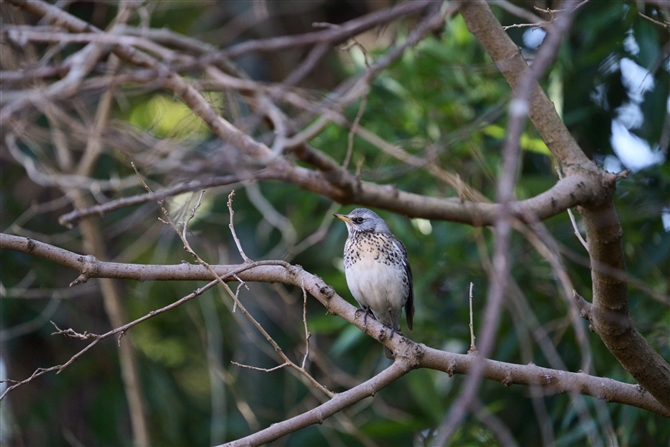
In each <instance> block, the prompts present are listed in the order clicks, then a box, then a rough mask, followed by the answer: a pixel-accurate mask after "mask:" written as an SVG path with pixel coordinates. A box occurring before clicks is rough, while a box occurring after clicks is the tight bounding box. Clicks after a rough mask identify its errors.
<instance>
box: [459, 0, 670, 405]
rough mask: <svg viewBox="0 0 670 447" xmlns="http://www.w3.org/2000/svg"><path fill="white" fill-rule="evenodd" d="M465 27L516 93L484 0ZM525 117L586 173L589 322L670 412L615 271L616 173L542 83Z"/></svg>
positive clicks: (664, 365) (516, 56)
mask: <svg viewBox="0 0 670 447" xmlns="http://www.w3.org/2000/svg"><path fill="white" fill-rule="evenodd" d="M461 13H462V15H463V18H464V19H465V22H466V25H467V26H468V29H469V30H470V31H471V32H472V33H473V34H474V35H475V36H477V38H478V39H479V41H480V42H481V43H482V45H483V46H484V48H485V49H486V51H487V52H488V53H489V54H490V55H491V57H492V58H493V60H494V62H495V63H496V65H497V66H498V69H499V70H500V71H501V72H502V74H503V75H504V76H505V79H506V80H507V82H508V83H509V84H510V86H511V87H512V89H513V90H514V91H515V93H516V92H517V89H519V88H520V81H521V79H522V78H523V76H524V74H525V73H527V72H528V71H529V67H528V65H527V64H526V62H525V60H524V59H523V58H522V57H521V54H520V53H519V49H518V48H517V46H516V45H515V44H514V42H512V40H511V39H510V38H509V37H508V36H507V34H506V33H505V32H504V31H503V29H502V27H501V26H500V23H499V22H498V20H497V19H496V18H495V16H494V15H493V13H492V12H491V9H490V8H489V6H488V5H487V4H486V2H484V1H481V0H477V1H471V2H467V3H466V4H465V5H464V6H463V8H462V9H461ZM529 117H530V119H531V121H532V122H533V124H534V125H535V128H536V129H537V131H538V133H539V134H540V135H541V136H542V139H543V140H544V141H545V143H546V144H547V147H548V148H549V150H550V151H551V152H552V153H553V154H554V155H555V156H556V158H557V159H558V161H559V162H560V163H561V165H562V166H563V168H564V169H565V171H566V172H568V173H569V174H574V173H576V172H583V173H585V174H586V173H588V177H589V179H588V180H587V181H586V185H588V188H589V189H591V188H592V189H593V192H594V195H593V196H592V200H588V201H584V202H581V205H582V207H581V209H580V211H581V213H582V216H583V217H584V223H585V225H586V229H587V236H588V243H589V255H590V258H591V262H592V268H591V276H592V280H593V305H592V307H591V312H590V320H591V323H592V326H593V328H594V330H595V331H596V332H597V333H598V335H599V336H600V338H601V339H602V340H603V343H604V344H605V346H607V348H608V349H609V350H610V352H611V353H612V354H614V356H615V357H616V358H617V360H618V361H619V363H621V365H622V366H623V367H624V368H626V370H627V371H628V372H629V373H630V374H631V375H632V376H633V377H634V378H635V380H637V381H638V382H639V383H640V385H642V386H643V387H644V388H645V389H647V390H649V392H650V393H651V394H653V395H654V397H655V398H656V399H658V401H659V402H661V403H662V404H663V405H664V406H665V407H666V409H668V410H670V365H668V362H667V361H666V360H665V359H663V357H661V356H660V355H659V354H658V353H657V352H656V351H655V350H654V349H653V348H652V347H651V346H650V345H649V343H647V341H646V340H645V339H644V337H643V336H642V335H641V334H640V333H639V332H638V330H637V329H636V328H635V327H634V326H633V323H632V321H631V320H630V316H629V314H628V293H627V282H626V280H625V278H622V275H614V274H612V273H611V272H612V270H614V271H620V272H623V271H625V265H624V254H623V246H622V230H621V225H620V223H619V218H618V216H617V213H616V209H615V207H614V202H613V197H614V191H615V188H616V180H617V179H618V178H619V176H618V175H615V174H609V173H607V172H605V171H603V170H602V169H600V168H598V167H596V166H595V164H594V163H593V162H592V161H591V160H589V159H588V158H587V157H586V155H585V154H584V153H583V151H582V150H581V149H580V148H579V146H578V145H577V143H576V141H575V140H574V138H573V137H572V135H571V134H570V132H569V131H568V129H567V128H566V127H565V124H564V123H563V121H562V120H561V118H560V117H559V116H558V114H557V113H556V110H555V108H554V106H553V104H552V103H551V101H550V100H549V98H548V97H547V96H546V94H545V93H544V91H543V90H542V88H541V87H540V85H539V84H538V83H537V82H535V83H534V85H533V86H532V94H531V101H530V111H529Z"/></svg>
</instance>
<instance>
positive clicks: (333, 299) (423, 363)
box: [0, 233, 670, 436]
mask: <svg viewBox="0 0 670 447" xmlns="http://www.w3.org/2000/svg"><path fill="white" fill-rule="evenodd" d="M0 249H8V250H14V251H19V252H22V253H28V254H32V255H34V256H38V257H41V258H45V259H48V260H50V261H53V262H56V263H58V264H60V265H63V266H66V267H69V268H72V269H75V270H77V271H79V272H80V273H81V275H80V279H78V280H77V281H75V282H76V283H77V282H84V281H85V280H87V279H88V278H96V277H105V278H117V279H134V280H141V281H146V280H165V281H167V280H211V273H210V272H209V271H208V270H207V269H206V268H205V267H203V266H200V265H193V264H179V265H142V264H121V263H116V262H102V261H99V260H97V259H96V258H95V257H93V256H86V255H81V254H78V253H74V252H71V251H69V250H65V249H62V248H59V247H55V246H53V245H50V244H46V243H43V242H38V241H35V240H33V239H30V238H26V237H22V236H13V235H8V234H4V233H0ZM211 267H212V269H213V270H214V271H215V272H216V274H218V275H219V276H221V277H223V278H226V277H234V276H233V275H235V276H237V278H239V279H240V280H242V281H248V282H268V283H272V282H280V283H283V284H289V285H293V286H296V287H303V286H304V288H305V290H306V291H308V292H309V293H310V294H311V295H312V296H313V297H315V298H316V299H317V300H318V301H319V302H320V303H321V304H322V305H323V306H324V307H325V308H326V309H327V310H328V312H329V313H330V314H334V315H338V316H340V317H342V318H343V319H345V320H346V321H348V322H349V323H351V324H353V325H354V326H356V327H358V328H359V329H360V330H362V331H364V332H365V333H366V334H368V335H370V336H371V337H373V338H375V339H376V340H378V341H379V342H380V343H382V344H384V346H387V347H389V348H391V349H392V350H393V351H394V352H395V353H396V358H397V359H401V363H398V361H396V364H398V365H401V366H402V370H403V371H405V372H406V371H409V370H410V369H413V368H418V367H425V368H432V369H437V370H439V371H444V372H446V373H447V374H449V375H452V374H468V373H469V372H470V371H471V370H472V366H473V364H474V362H475V361H476V360H477V357H476V356H475V355H471V354H469V355H465V354H454V353H450V352H444V351H439V350H436V349H432V348H428V347H426V346H425V345H422V344H418V343H415V342H413V341H412V340H409V339H407V338H405V337H393V338H390V337H389V335H390V334H389V333H388V328H386V326H384V325H383V324H381V323H379V322H378V321H377V320H368V321H367V324H365V323H364V321H363V315H362V313H361V312H360V311H359V310H358V309H356V308H355V307H354V306H352V305H351V304H349V303H348V302H347V301H345V300H344V299H343V298H342V297H340V296H339V295H338V294H337V293H335V291H334V290H333V289H332V287H330V286H329V285H327V284H326V283H324V282H323V280H322V279H321V278H319V277H318V276H315V275H313V274H311V273H309V272H307V271H305V270H303V269H302V268H301V267H300V266H297V265H292V264H289V263H287V262H284V261H256V262H254V263H253V264H242V265H216V266H214V265H213V266H211ZM96 343H97V342H96ZM57 369H58V368H57V367H52V368H47V369H44V370H43V371H44V372H48V371H52V370H57ZM44 372H41V373H40V374H39V375H41V374H44ZM389 374H390V375H389V376H388V378H387V379H388V380H391V381H392V380H395V379H392V378H393V377H395V375H394V374H395V373H392V372H389ZM403 374H404V373H403ZM384 377H386V376H384ZM483 377H484V378H486V379H489V380H495V381H498V382H501V383H502V384H503V385H505V386H509V385H512V384H521V385H534V386H538V387H542V388H544V389H547V390H549V391H553V392H558V393H564V392H575V393H580V394H584V395H587V396H593V397H597V398H600V399H604V400H606V401H607V402H618V403H622V404H626V405H632V406H636V407H639V408H643V409H645V410H648V411H652V412H654V413H657V414H659V415H661V416H665V417H670V411H668V410H667V409H666V408H664V407H663V406H662V405H661V404H660V403H659V402H658V401H657V400H656V399H654V397H653V396H652V395H650V394H648V393H646V392H644V389H641V388H640V387H638V386H636V385H630V384H625V383H622V382H617V381H616V380H611V379H605V378H601V377H595V376H590V375H588V374H584V373H570V372H567V371H559V370H555V369H550V368H541V367H538V366H535V365H532V364H531V365H515V364H512V363H505V362H498V361H494V360H488V359H485V360H484V370H483ZM396 378H397V377H396ZM387 379H384V380H387ZM30 380H32V379H30ZM371 380H372V379H371ZM380 380H381V379H380ZM366 383H367V382H366ZM389 383H390V382H389ZM343 394H344V393H343ZM353 395H355V396H358V400H360V399H363V398H365V397H367V396H368V395H370V393H369V392H368V393H367V394H366V393H365V392H361V391H360V390H358V391H356V392H354V393H353ZM336 398H337V396H336ZM330 402H331V401H328V402H326V403H325V404H323V405H328V404H329V403H330ZM337 402H340V401H337ZM337 402H336V403H335V404H330V405H338V404H337ZM317 408H320V407H317ZM326 408H330V407H326ZM318 413H319V412H318V411H317V412H315V413H314V414H318ZM321 414H326V413H324V412H322V413H321ZM312 418H313V416H309V417H308V418H307V419H306V420H309V421H313V422H311V423H317V422H318V420H316V421H314V419H312ZM277 425H279V424H277ZM273 427H274V426H273ZM277 433H280V431H278V432H277ZM279 436H282V435H281V434H279Z"/></svg>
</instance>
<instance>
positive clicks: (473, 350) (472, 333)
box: [468, 283, 477, 354]
mask: <svg viewBox="0 0 670 447" xmlns="http://www.w3.org/2000/svg"><path fill="white" fill-rule="evenodd" d="M473 285H474V284H473V283H470V349H468V354H474V353H476V352H477V346H476V345H475V339H476V337H475V326H474V324H473V323H472V287H473Z"/></svg>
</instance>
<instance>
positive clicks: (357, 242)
mask: <svg viewBox="0 0 670 447" xmlns="http://www.w3.org/2000/svg"><path fill="white" fill-rule="evenodd" d="M334 216H335V217H337V218H338V219H340V220H343V221H344V223H346V225H347V231H348V233H349V236H348V237H347V241H346V243H345V244H344V272H345V275H346V278H347V285H348V286H349V290H350V291H351V294H352V295H353V296H354V298H355V299H356V301H357V302H358V304H359V305H360V307H361V308H362V309H363V311H364V312H365V316H364V318H363V322H364V324H367V316H368V314H369V313H370V312H372V314H373V315H374V317H375V318H376V319H377V320H379V321H380V322H381V323H382V324H384V325H385V326H387V327H389V328H390V329H391V337H392V336H393V334H394V333H400V320H401V317H402V308H403V306H404V307H405V317H406V320H407V328H408V329H409V330H410V331H411V330H412V327H413V326H414V290H413V286H412V269H411V267H410V265H409V260H408V259H407V249H406V248H405V245H404V244H403V243H402V242H401V241H400V239H398V238H397V237H396V236H394V235H393V233H391V229H390V228H389V226H388V225H387V224H386V222H385V221H384V219H382V218H381V217H379V215H378V214H377V213H375V212H374V211H371V210H369V209H367V208H356V209H355V210H353V211H352V212H350V213H349V214H334ZM384 353H385V354H386V357H387V358H389V359H393V358H394V355H393V352H392V351H391V350H390V349H389V348H386V347H385V348H384Z"/></svg>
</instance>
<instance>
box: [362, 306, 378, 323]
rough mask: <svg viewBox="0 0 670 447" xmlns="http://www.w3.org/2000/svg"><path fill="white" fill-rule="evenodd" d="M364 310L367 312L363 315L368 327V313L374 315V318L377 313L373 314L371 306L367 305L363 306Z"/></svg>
mask: <svg viewBox="0 0 670 447" xmlns="http://www.w3.org/2000/svg"><path fill="white" fill-rule="evenodd" d="M363 311H364V312H365V314H364V315H363V326H366V327H367V325H368V315H372V318H374V317H375V314H373V313H372V311H371V310H370V308H369V307H367V306H363Z"/></svg>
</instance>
